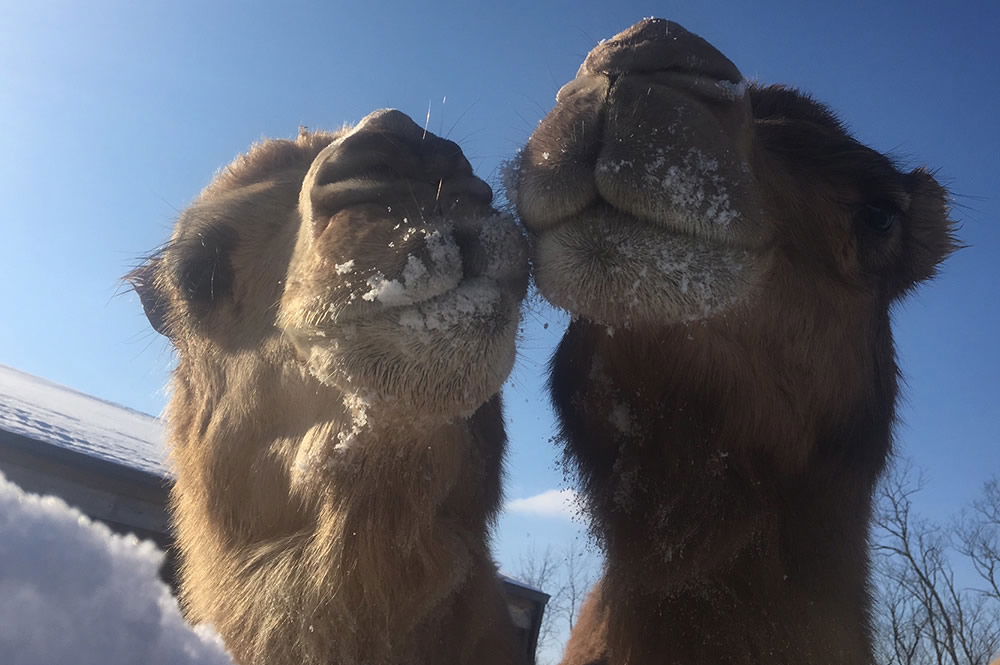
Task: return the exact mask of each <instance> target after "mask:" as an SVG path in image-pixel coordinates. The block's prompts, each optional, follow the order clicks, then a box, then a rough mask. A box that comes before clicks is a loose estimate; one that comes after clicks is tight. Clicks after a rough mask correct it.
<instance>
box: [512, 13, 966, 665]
mask: <svg viewBox="0 0 1000 665" xmlns="http://www.w3.org/2000/svg"><path fill="white" fill-rule="evenodd" d="M663 23H664V22H661V23H660V24H657V26H660V25H662V24H663ZM644 29H650V23H647V24H640V25H639V26H637V27H636V28H633V29H632V31H633V32H641V31H642V30H644ZM660 32H662V28H661V27H657V34H659V33H660ZM670 32H671V34H678V33H683V29H681V28H680V27H679V26H676V30H675V27H674V24H670ZM683 35H684V36H681V37H680V39H682V40H684V39H689V38H692V37H693V38H694V39H697V38H696V37H694V36H691V35H690V33H683ZM640 36H642V35H640ZM699 43H703V42H699ZM600 48H604V49H606V50H605V51H604V53H607V52H609V51H608V49H612V48H616V46H615V44H614V42H612V43H611V46H610V47H607V46H606V47H599V49H600ZM617 48H620V47H617ZM694 48H697V49H701V48H703V47H702V46H700V45H698V44H696V45H695V47H694ZM595 53H598V50H595ZM599 55H602V57H603V53H601V54H599ZM613 55H614V54H613ZM614 57H618V56H614ZM622 57H624V56H622ZM712 57H715V56H712ZM594 58H595V56H594V55H592V56H591V59H590V60H589V61H588V62H591V61H593V59H594ZM612 80H614V75H612ZM613 94H614V93H613V92H612V95H613ZM748 94H749V98H750V99H749V102H750V105H749V107H748V111H747V112H748V113H750V121H749V123H747V124H746V129H739V127H741V126H742V125H739V124H724V125H723V126H724V127H727V128H736V129H733V132H734V136H737V137H738V139H737V140H738V141H739V142H746V143H745V144H744V145H748V146H749V148H748V149H747V155H748V157H747V161H748V166H749V169H750V171H751V173H752V174H753V175H752V183H753V185H752V187H753V189H752V191H751V192H750V194H749V195H748V198H747V200H748V201H752V202H753V205H750V204H747V207H746V208H745V209H744V213H745V215H744V216H745V217H746V218H753V219H754V220H756V221H755V224H756V226H755V227H754V228H752V229H751V231H750V232H749V234H750V235H749V236H748V237H753V247H754V249H753V253H754V256H755V257H756V258H755V259H754V260H755V261H756V264H755V266H756V268H755V272H754V273H753V277H752V279H753V283H752V284H751V285H750V287H749V289H748V294H747V296H746V297H745V298H741V299H740V300H739V302H737V303H735V304H733V305H732V306H731V307H730V308H728V309H727V310H726V311H724V312H721V313H718V314H714V315H711V316H708V317H706V318H702V319H701V320H696V321H690V322H686V323H685V322H680V321H672V320H662V321H656V320H648V319H647V320H643V319H642V318H641V316H637V317H636V318H635V319H633V320H626V321H621V322H617V325H615V324H616V322H615V321H602V322H601V323H594V322H591V321H588V320H586V318H585V317H584V318H581V319H578V320H575V321H574V322H573V323H571V325H570V328H569V330H568V332H567V333H566V336H565V337H564V339H563V340H562V342H561V344H560V345H559V348H558V350H557V352H556V354H555V356H554V358H553V360H552V363H551V391H552V399H553V402H554V404H555V407H556V410H557V412H558V415H559V419H560V423H561V428H562V439H563V441H564V443H565V452H566V459H567V461H568V462H569V464H570V465H571V467H572V468H573V469H574V470H575V471H576V473H577V475H578V478H579V482H580V488H581V490H582V493H583V495H584V496H585V497H586V500H587V504H588V506H589V508H590V512H591V515H592V518H593V529H594V532H595V534H596V535H597V537H598V538H599V540H600V542H601V544H602V545H603V547H604V548H605V550H606V553H607V568H606V574H605V576H604V579H603V580H602V582H601V583H600V584H599V586H598V588H597V589H595V591H594V592H593V595H592V596H591V598H590V599H589V601H588V604H587V606H586V607H585V609H584V610H583V613H582V616H581V619H580V621H579V623H578V624H577V626H576V628H575V629H574V632H573V636H572V638H571V641H570V644H569V647H568V649H567V652H566V656H565V659H564V663H565V665H587V664H592V663H602V664H603V663H609V664H613V665H625V664H629V665H639V664H643V665H645V664H654V663H655V664H657V665H663V664H667V663H670V664H678V665H681V664H684V665H697V664H705V665H707V664H709V663H713V664H714V663H734V664H737V663H739V664H747V665H749V664H751V663H753V664H756V665H760V664H763V663H790V664H791V663H795V664H797V665H801V664H804V663H816V664H819V663H824V664H833V663H836V664H841V665H848V664H850V665H869V664H870V663H871V658H872V656H871V631H870V617H869V612H870V605H871V603H870V599H869V587H868V547H867V536H868V525H869V517H870V514H871V509H872V505H871V504H872V492H873V488H874V486H875V483H876V481H877V480H878V478H879V475H880V474H881V472H882V470H883V468H884V465H885V462H886V459H887V456H888V455H889V453H890V449H891V439H892V427H893V422H894V413H895V404H896V400H897V393H898V385H897V384H898V369H897V365H896V360H895V353H894V348H893V340H892V332H891V327H890V309H891V306H892V304H893V303H894V302H896V301H897V300H898V299H899V298H900V297H901V296H902V295H904V294H905V293H906V292H907V291H909V290H910V289H911V288H912V287H913V286H914V285H915V284H916V283H917V282H919V281H921V280H924V279H927V278H929V277H931V276H933V274H934V273H935V270H936V266H937V265H938V263H939V262H940V261H941V260H943V259H944V257H945V256H946V255H947V254H948V253H949V252H950V251H951V250H952V249H953V247H954V243H953V240H952V237H951V235H950V222H949V221H948V211H947V194H946V192H945V191H944V190H943V189H942V188H941V187H940V186H939V185H938V184H937V183H936V182H935V181H934V179H933V177H932V176H931V175H930V174H929V173H927V172H926V171H924V170H920V169H918V170H916V171H912V172H908V173H907V172H905V171H903V170H901V169H900V168H899V167H898V166H897V165H896V164H895V163H893V162H892V161H891V160H890V159H888V158H886V157H885V156H883V155H881V154H879V153H878V152H876V151H874V150H872V149H870V148H868V147H866V146H864V145H861V144H860V143H858V142H857V141H855V140H854V139H853V138H852V137H850V136H849V135H848V134H847V132H846V131H845V129H844V128H843V126H842V125H841V123H840V122H839V121H837V119H836V118H835V116H834V115H833V114H832V113H831V112H830V111H829V110H828V109H826V108H825V107H823V106H822V105H820V104H818V103H816V102H815V101H813V100H811V99H809V98H808V97H807V96H805V95H802V94H801V93H798V92H795V91H793V90H790V89H786V88H781V87H770V88H753V89H751V90H750V91H749V93H748ZM570 103H572V102H570ZM608 103H609V104H613V102H608ZM706 108H717V107H713V106H710V105H708V106H706ZM610 113H611V112H609V116H608V117H609V120H608V123H609V124H610V123H612V122H617V123H619V125H623V124H624V123H626V122H627V117H626V118H625V119H622V118H621V117H615V116H613V115H610ZM719 113H720V115H721V113H722V112H721V111H719ZM639 115H640V114H639V113H637V116H639ZM553 117H554V116H553ZM642 117H646V116H642ZM650 117H651V116H650ZM725 122H728V121H725ZM559 126H561V125H559V124H558V123H553V124H552V125H545V124H544V123H543V126H542V127H541V128H540V129H539V133H542V132H550V133H549V134H545V135H544V136H541V137H540V138H536V137H533V138H532V141H533V142H534V141H540V142H541V143H540V144H544V145H551V144H552V143H551V142H552V141H558V140H561V139H559V138H558V136H557V135H556V134H552V133H551V132H553V131H557V129H556V127H559ZM569 126H570V125H569V124H566V125H564V127H566V128H567V129H566V131H569V129H568V127H569ZM637 126H639V125H638V121H637ZM619 131H621V130H619ZM637 131H640V130H637ZM536 136H537V134H536ZM609 149H610V148H609ZM737 149H739V148H737ZM530 151H531V144H529V152H530ZM591 168H592V167H591ZM521 170H522V172H525V171H527V172H528V174H527V176H525V177H524V178H523V179H522V186H524V183H525V182H527V183H528V184H529V185H531V183H532V182H533V180H532V179H533V178H534V179H535V181H540V179H541V177H542V176H541V175H538V176H536V175H535V174H534V173H532V172H531V170H532V166H531V164H523V165H522V167H521ZM539 171H541V169H539ZM572 187H574V185H568V186H567V191H571V189H570V188H572ZM519 194H520V195H522V196H524V197H531V196H534V195H535V193H534V192H530V191H529V192H528V193H527V194H522V193H521V192H519ZM538 201H542V202H544V201H545V198H544V195H542V194H539V195H538V199H536V200H530V198H529V204H530V205H532V206H534V207H535V208H539V209H540V208H542V207H543V206H542V204H540V203H538ZM756 206H759V210H760V211H762V212H761V213H760V214H759V215H758V214H757V213H756V212H755V211H756V210H758V208H757V207H756ZM883 214H891V215H893V216H894V218H893V219H894V223H893V224H892V225H891V227H890V228H889V229H888V230H887V231H885V230H878V229H877V227H878V225H879V222H880V220H881V219H882V215H883ZM526 221H527V223H528V226H529V228H531V227H532V224H531V219H528V220H526ZM572 223H573V222H572V221H570V222H567V224H572ZM539 228H541V227H539ZM541 232H542V233H545V232H546V231H545V230H544V229H543V230H542V231H541ZM536 261H538V257H536ZM543 268H544V266H543ZM544 292H545V289H544V285H543V293H544ZM640 314H641V313H640ZM609 325H613V326H614V327H613V329H610V328H609V327H608V326H609Z"/></svg>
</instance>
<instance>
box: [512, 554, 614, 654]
mask: <svg viewBox="0 0 1000 665" xmlns="http://www.w3.org/2000/svg"><path fill="white" fill-rule="evenodd" d="M598 572H599V564H598V561H597V557H596V556H595V555H594V553H593V551H591V550H590V549H588V548H587V547H586V546H581V545H580V544H579V543H578V542H577V541H576V540H571V541H569V542H568V543H567V544H566V545H565V546H563V547H562V548H559V549H558V550H553V549H552V548H551V547H546V548H545V549H544V550H542V551H539V550H538V549H537V548H535V547H534V546H533V545H532V546H531V547H529V548H528V550H527V551H526V552H524V554H522V555H521V559H520V568H519V570H518V577H519V578H520V579H521V581H523V582H526V583H528V584H530V585H531V586H533V587H535V588H538V589H541V590H542V591H544V592H545V593H547V594H549V596H550V597H549V602H548V605H547V606H546V609H545V614H544V616H543V618H542V626H541V628H540V630H539V632H538V651H539V652H543V651H546V649H547V647H550V646H558V645H557V644H556V642H565V640H566V638H567V637H568V636H569V631H570V630H572V628H573V625H574V624H575V623H576V619H577V617H578V616H579V613H580V606H581V605H582V604H583V601H584V599H585V598H586V597H587V594H588V593H589V592H590V589H591V587H593V586H594V582H596V581H597V575H598Z"/></svg>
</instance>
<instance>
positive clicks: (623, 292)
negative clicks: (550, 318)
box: [533, 210, 760, 328]
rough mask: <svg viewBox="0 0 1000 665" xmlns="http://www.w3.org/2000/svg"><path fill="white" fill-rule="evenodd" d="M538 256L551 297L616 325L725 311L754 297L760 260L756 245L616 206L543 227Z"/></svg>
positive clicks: (540, 280) (539, 274)
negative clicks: (656, 221)
mask: <svg viewBox="0 0 1000 665" xmlns="http://www.w3.org/2000/svg"><path fill="white" fill-rule="evenodd" d="M533 259H534V260H533V263H534V265H535V266H536V267H535V281H536V282H537V284H538V288H539V290H540V291H541V293H542V294H543V295H544V296H545V297H546V298H547V299H548V300H549V301H550V302H552V303H553V304H554V305H556V306H558V307H561V308H563V309H566V310H568V311H570V312H573V313H574V314H576V315H578V316H582V317H583V318H586V319H588V320H591V321H594V322H596V323H600V324H603V325H606V326H609V327H612V328H613V327H616V326H623V327H630V326H633V325H636V326H641V325H645V324H666V323H688V322H692V321H698V320H702V319H707V318H710V317H713V316H716V315H720V314H724V313H725V312H727V311H729V310H730V309H732V308H733V307H736V306H737V305H738V304H740V303H741V302H744V301H746V300H747V299H748V298H749V297H750V295H751V293H752V285H753V284H754V281H755V280H754V274H755V271H756V270H757V269H758V266H759V264H760V260H759V259H758V258H757V257H755V256H754V254H753V253H752V252H751V250H748V249H744V248H740V247H731V246H727V245H725V244H722V243H720V242H717V241H712V240H703V239H700V238H697V237H694V236H691V235H688V234H684V233H679V232H676V231H674V230H671V229H668V228H664V227H662V226H655V225H653V224H649V223H646V222H641V221H638V220H635V219H634V218H630V217H629V216H628V215H626V214H624V213H621V212H618V211H608V210H600V211H585V212H584V213H582V214H580V215H579V216H577V217H576V218H575V219H574V220H573V222H572V223H565V224H562V225H559V226H557V227H555V228H553V229H550V230H547V231H544V232H542V233H540V234H539V235H538V236H537V237H536V238H535V241H534V246H533Z"/></svg>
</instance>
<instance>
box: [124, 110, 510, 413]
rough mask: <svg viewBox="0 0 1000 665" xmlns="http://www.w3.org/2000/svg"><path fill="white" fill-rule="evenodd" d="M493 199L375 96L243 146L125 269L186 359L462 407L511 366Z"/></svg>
mask: <svg viewBox="0 0 1000 665" xmlns="http://www.w3.org/2000/svg"><path fill="white" fill-rule="evenodd" d="M491 199H492V192H491V190H490V187H489V186H488V185H487V184H486V183H484V182H483V181H482V180H480V179H479V178H477V177H475V176H474V175H473V173H472V168H471V167H470V165H469V163H468V161H467V160H466V159H465V156H464V155H463V154H462V151H461V149H460V148H459V147H458V146H457V145H456V144H455V143H453V142H451V141H448V140H445V139H441V138H439V137H437V136H434V135H433V134H431V133H429V132H426V131H424V130H423V129H422V128H420V127H419V126H417V125H416V124H414V123H413V121H412V120H410V118H409V117H407V116H406V115H405V114H403V113H401V112H399V111H393V110H383V111H376V112H375V113H372V114H371V115H369V116H368V117H366V118H365V119H363V120H362V121H361V122H360V123H358V124H357V125H356V126H354V127H353V128H349V129H345V130H343V131H340V132H338V133H309V132H302V134H301V135H300V136H299V137H298V139H297V140H294V141H286V140H269V141H265V142H263V143H261V144H259V145H257V146H255V147H254V148H253V149H252V150H251V151H250V152H248V153H247V154H245V155H243V156H241V157H239V158H238V159H236V160H235V161H234V162H233V163H232V164H230V165H229V166H228V167H227V168H225V169H224V170H223V171H222V172H221V173H220V174H219V175H218V176H217V177H216V179H215V180H214V182H213V183H212V184H211V185H209V187H208V188H206V189H205V190H204V191H203V192H202V193H201V195H200V196H199V197H198V198H197V199H196V200H195V202H194V203H193V204H192V205H191V206H190V207H189V208H188V209H187V210H185V211H184V213H183V214H182V215H181V218H180V220H179V222H178V224H177V226H176V229H175V231H174V234H173V237H172V238H171V240H170V242H169V243H168V244H167V245H166V247H165V248H164V249H162V250H161V251H160V252H158V253H157V254H156V255H155V256H153V257H152V259H151V260H150V261H148V262H147V263H146V264H145V265H144V266H142V267H141V268H139V269H138V270H136V271H134V272H133V273H132V274H131V275H130V276H129V279H130V280H131V281H132V283H133V284H134V285H135V287H136V290H137V291H138V292H139V295H140V297H141V299H142V302H143V306H144V308H145V310H146V313H147V315H148V317H149V319H150V321H151V323H152V324H153V326H154V328H156V329H157V330H158V331H160V332H162V333H164V334H165V335H167V336H168V337H169V338H170V340H171V341H172V342H173V344H174V345H175V346H176V347H177V349H178V350H179V353H180V356H181V362H182V365H183V363H184V362H185V359H187V358H191V357H199V358H202V359H206V358H207V359H211V358H216V359H217V360H219V361H220V362H221V359H223V358H224V357H227V358H230V359H234V360H237V361H238V359H239V358H243V359H244V361H246V359H248V358H251V357H255V358H257V359H258V360H259V359H263V360H264V361H265V362H268V363H270V364H271V365H274V366H281V367H283V368H284V369H285V370H286V371H287V370H288V368H289V367H290V366H297V367H299V368H300V369H301V370H303V371H304V375H308V376H311V377H312V378H313V379H315V380H318V381H319V382H320V383H322V384H324V385H325V386H327V387H331V388H334V389H337V390H339V391H340V392H341V393H343V394H344V395H360V396H363V397H364V399H375V400H387V401H391V402H392V404H393V407H394V409H396V410H397V412H407V411H413V412H415V411H420V412H421V413H424V414H427V413H431V414H439V415H443V416H445V417H451V416H454V415H457V414H468V413H470V412H471V411H473V410H475V409H476V408H477V407H478V406H479V405H480V404H482V403H484V402H485V401H486V400H487V399H488V398H489V397H490V396H492V395H494V394H496V393H497V392H498V391H499V390H500V387H501V384H502V382H503V380H504V379H505V377H506V376H507V373H508V371H509V370H510V367H511V365H512V363H513V359H514V338H515V335H516V331H517V325H518V318H519V306H520V301H521V298H522V296H523V294H524V291H525V288H526V282H527V277H526V275H527V258H526V250H525V248H524V243H523V239H522V238H521V236H520V233H519V231H518V229H517V227H516V225H515V224H514V223H513V222H512V221H511V219H510V218H509V217H506V216H503V215H500V214H498V213H497V212H496V211H495V210H494V209H493V208H491V206H490V202H491ZM293 373H294V372H293Z"/></svg>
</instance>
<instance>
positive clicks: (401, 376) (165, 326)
mask: <svg viewBox="0 0 1000 665" xmlns="http://www.w3.org/2000/svg"><path fill="white" fill-rule="evenodd" d="M491 199H492V192H491V191H490V188H489V187H488V186H487V185H486V184H485V183H484V182H482V181H481V180H479V179H478V178H476V177H475V176H474V175H473V173H472V169H471V167H470V166H469V164H468V162H467V161H466V159H465V157H464V156H463V154H462V152H461V150H460V149H459V147H458V146H457V145H455V144H454V143H452V142H451V141H446V140H443V139H440V138H438V137H436V136H434V135H432V134H428V133H427V132H425V131H424V130H422V129H421V128H420V127H418V126H417V125H415V124H414V123H413V122H412V121H411V120H410V119H409V118H408V117H407V116H405V115H404V114H402V113H400V112H398V111H379V112H376V113H373V114H372V115H370V116H368V117H367V118H365V119H364V120H363V121H362V122H361V123H360V124H358V125H357V126H356V127H354V128H353V129H350V130H344V131H342V132H339V133H333V134H324V133H308V132H303V133H302V134H301V135H300V136H299V137H298V139H297V140H295V141H278V140H274V141H266V142H264V143H262V144H260V145H257V146H256V147H254V148H253V149H252V150H251V151H250V152H249V153H247V154H246V155H244V156H242V157H240V158H238V159H237V160H236V161H235V162H234V163H233V164H231V165H230V166H229V167H227V168H226V169H225V170H223V171H222V172H221V173H220V174H219V175H218V177H217V178H216V179H215V181H214V182H213V183H212V184H211V185H210V186H209V187H208V188H207V189H205V191H204V192H202V194H201V195H200V196H199V197H198V199H197V200H196V201H195V202H194V203H193V204H192V205H191V207H190V208H188V209H187V210H186V211H185V212H184V213H183V214H182V215H181V218H180V221H179V222H178V224H177V228H176V230H175V232H174V234H173V237H172V239H171V240H170V242H169V244H168V245H167V246H166V247H165V248H164V249H163V250H162V251H161V252H159V253H158V254H157V255H155V256H154V257H153V258H152V259H151V260H150V262H149V263H148V264H146V265H145V266H143V267H142V268H140V269H138V270H137V271H136V272H134V273H133V274H132V275H131V276H130V277H131V280H132V281H133V283H134V285H135V286H136V289H137V291H138V292H139V294H140V296H141V298H142V301H143V305H144V307H145V309H146V312H147V314H148V316H149V318H150V321H151V322H152V323H153V325H154V327H155V328H157V329H158V330H160V331H161V332H163V333H164V334H166V335H167V336H168V337H169V338H170V339H171V340H172V342H173V344H174V345H175V347H176V349H177V352H178V355H179V364H178V367H177V369H176V371H175V372H174V377H173V383H172V398H171V401H170V406H169V408H168V415H167V422H168V428H169V441H170V446H171V450H172V455H173V462H174V465H175V468H176V472H177V482H176V486H175V489H174V492H173V512H174V518H175V521H176V527H177V539H178V544H179V548H180V552H181V557H182V575H181V577H182V598H183V603H184V606H185V608H186V611H187V614H188V617H189V618H190V619H191V620H192V621H193V622H208V623H211V624H213V625H214V626H215V627H216V628H217V629H218V630H219V632H220V633H221V634H222V636H223V637H224V639H225V641H226V644H227V645H228V647H229V649H230V650H231V651H232V653H233V654H234V655H235V657H236V659H237V660H238V661H239V662H240V663H243V664H244V665H251V664H260V665H292V664H293V663H294V664H295V665H302V664H320V663H322V664H324V665H329V664H334V663H335V664H337V665H353V664H364V665H381V664H385V665H388V664H397V665H402V664H406V665H413V664H420V663H428V664H430V663H435V664H437V663H470V664H471V663H475V664H477V665H479V664H482V663H491V664H492V663H495V664H497V665H500V664H504V665H509V664H511V663H517V662H520V661H521V659H520V658H519V657H518V656H517V655H516V647H515V642H514V635H513V632H512V630H513V629H512V624H511V622H510V617H509V615H508V612H507V607H506V604H505V602H504V599H503V596H502V592H501V587H500V584H499V582H498V580H497V578H496V575H495V569H494V564H493V562H492V560H491V558H490V553H489V551H488V531H489V528H490V525H491V523H492V521H493V520H494V518H495V517H496V514H497V510H498V504H499V500H500V482H501V466H502V460H503V455H504V447H505V445H506V437H505V434H504V427H503V420H502V414H501V404H500V397H499V394H498V393H499V391H500V388H501V384H502V383H503V381H504V379H505V378H506V376H507V374H508V372H509V370H510V368H511V365H512V363H513V359H514V341H515V336H516V332H517V328H518V320H519V308H520V301H521V299H522V297H523V295H524V291H525V288H526V285H527V251H526V247H525V246H524V241H523V238H522V237H521V235H520V232H519V230H518V228H517V227H516V225H515V224H514V223H513V221H512V220H511V219H510V218H509V217H505V216H501V215H499V214H497V213H496V212H495V211H494V210H493V209H492V208H491V207H490V201H491Z"/></svg>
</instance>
